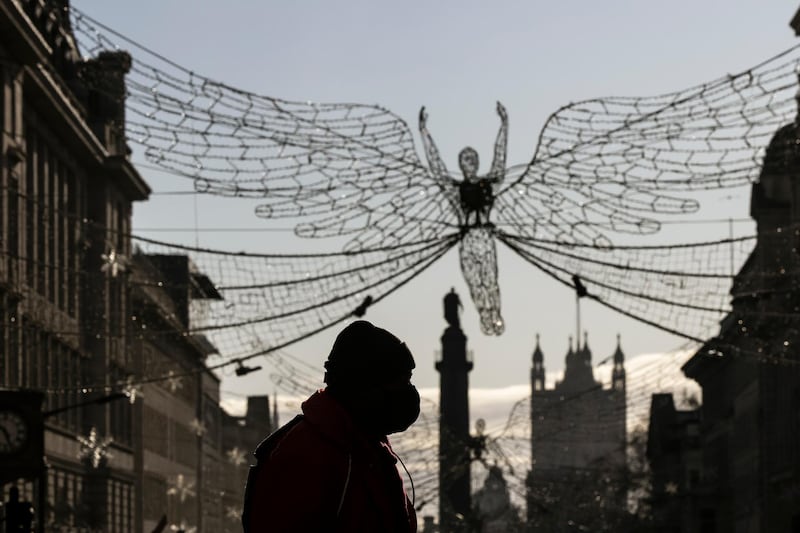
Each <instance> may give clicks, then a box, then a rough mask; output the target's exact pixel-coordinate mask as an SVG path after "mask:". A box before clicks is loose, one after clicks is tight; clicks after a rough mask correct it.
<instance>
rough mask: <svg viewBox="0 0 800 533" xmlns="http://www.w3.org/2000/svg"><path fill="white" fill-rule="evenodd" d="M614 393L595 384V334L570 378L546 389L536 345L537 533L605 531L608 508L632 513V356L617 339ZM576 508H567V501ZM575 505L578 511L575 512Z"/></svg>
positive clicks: (575, 356)
mask: <svg viewBox="0 0 800 533" xmlns="http://www.w3.org/2000/svg"><path fill="white" fill-rule="evenodd" d="M612 357H613V359H614V367H613V372H612V384H611V387H610V388H603V386H602V384H601V383H600V382H598V381H597V380H596V379H595V377H594V372H593V368H592V350H591V348H590V347H589V338H588V335H587V334H586V333H585V332H584V335H583V342H582V343H581V342H580V341H579V342H577V343H573V339H572V337H570V339H569V347H568V349H567V354H566V357H565V366H564V375H563V379H561V381H558V382H556V385H555V387H554V388H551V389H548V388H546V385H545V371H544V356H543V354H542V350H541V348H540V346H539V337H538V335H537V338H536V348H535V349H534V352H533V367H532V368H531V470H530V471H529V473H528V476H527V480H526V485H527V486H526V489H527V494H526V500H527V507H528V509H527V517H528V525H529V527H531V528H533V530H534V531H551V532H554V533H560V532H562V531H572V530H573V527H572V525H571V524H574V523H575V522H579V523H583V524H584V525H588V526H590V527H591V529H590V530H592V531H595V530H599V529H600V526H602V524H603V520H604V518H603V517H604V514H603V513H604V512H605V509H609V508H613V509H621V508H624V506H625V499H626V497H627V496H626V494H625V491H624V489H623V487H624V480H621V479H619V478H618V476H619V475H620V474H619V473H620V472H621V471H622V470H624V467H625V463H626V457H625V449H626V448H625V444H626V434H625V420H626V406H625V367H624V362H625V356H624V354H623V353H622V349H621V347H620V341H619V338H617V349H616V352H614V354H613V356H612ZM565 501H569V502H571V504H570V505H563V503H559V502H565ZM573 504H574V505H573Z"/></svg>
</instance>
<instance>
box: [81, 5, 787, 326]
mask: <svg viewBox="0 0 800 533" xmlns="http://www.w3.org/2000/svg"><path fill="white" fill-rule="evenodd" d="M74 14H75V22H74V30H75V33H76V34H77V35H79V36H80V38H79V41H80V42H81V43H82V47H84V48H87V49H89V50H96V49H102V48H109V47H110V46H114V45H115V43H112V42H110V41H108V39H107V38H106V37H105V35H108V31H106V32H105V33H104V32H103V31H100V30H102V29H104V28H102V27H100V26H99V24H98V23H96V22H94V21H92V20H91V19H89V18H88V17H86V16H85V15H83V14H81V13H80V12H78V11H77V10H74ZM105 30H107V29H105ZM115 35H116V36H117V37H118V38H121V36H119V35H118V34H115ZM125 45H126V46H130V47H137V48H139V50H140V51H141V54H140V55H139V56H138V59H137V61H135V62H134V66H133V70H132V72H131V73H130V74H129V76H128V77H127V86H128V91H129V94H128V110H129V115H130V116H129V120H128V127H129V131H128V136H129V139H130V140H131V142H134V143H138V144H139V145H140V146H142V147H143V148H144V151H145V154H146V156H147V157H148V158H149V159H150V160H151V161H153V162H154V163H156V164H158V165H160V166H162V167H164V168H167V169H170V170H172V171H173V172H175V173H178V174H181V175H185V176H187V177H190V178H192V179H193V180H194V182H195V187H196V188H197V189H198V190H200V191H204V192H210V193H216V194H223V195H231V196H250V197H254V196H258V197H263V198H264V203H263V205H262V206H261V207H260V208H259V210H258V214H259V215H260V216H264V217H271V218H275V217H289V218H292V219H298V220H299V221H300V223H299V224H298V226H297V230H296V231H297V233H298V234H299V235H301V236H307V237H334V236H349V238H350V240H349V244H348V245H347V246H346V250H348V251H369V250H370V249H372V248H374V247H376V246H403V245H407V244H413V243H419V242H426V241H428V240H431V239H436V238H437V237H438V236H440V235H442V234H443V233H446V232H448V231H450V230H454V229H458V230H460V231H462V235H465V234H469V233H470V231H464V230H469V228H467V227H464V225H465V224H464V221H463V218H462V217H461V216H460V213H459V210H458V206H457V205H455V201H454V189H453V183H454V181H453V180H450V179H443V178H442V173H440V172H431V171H429V170H428V169H426V168H425V166H424V165H423V164H422V163H421V162H420V160H419V158H418V156H417V153H416V151H415V148H414V144H413V140H412V136H411V132H410V130H409V128H408V126H407V125H406V123H405V122H404V121H403V120H402V119H401V118H399V117H397V116H396V115H394V114H392V113H391V112H389V111H387V110H385V109H383V108H381V107H378V106H365V105H361V104H314V103H301V102H290V101H286V100H280V99H276V98H271V97H267V96H259V95H255V94H253V93H248V92H244V91H241V90H238V89H235V88H232V87H229V86H227V85H225V84H222V83H219V82H215V81H213V80H210V79H208V78H203V77H201V76H198V75H196V74H194V73H192V72H191V71H188V70H186V69H184V68H182V67H179V66H178V65H175V64H174V63H171V62H169V61H168V60H165V59H164V58H163V57H161V56H158V55H156V54H153V53H151V52H149V51H147V50H146V49H143V48H142V47H139V46H138V45H136V43H133V42H131V41H126V42H125ZM798 49H799V48H798V47H794V48H792V49H790V50H788V51H786V52H784V53H782V54H780V55H778V56H776V57H774V58H772V59H770V60H768V61H766V62H764V63H762V64H760V65H757V66H756V67H754V68H752V69H749V70H747V71H745V72H743V73H740V74H737V75H731V76H726V77H723V78H720V79H718V80H715V81H713V82H709V83H706V84H702V85H699V86H696V87H692V88H689V89H686V90H683V91H677V92H672V93H668V94H664V95H661V96H655V97H646V98H620V97H612V98H601V99H593V100H588V101H585V102H580V103H577V104H570V105H568V106H565V107H563V108H562V109H560V110H558V111H557V112H556V113H554V114H553V115H552V116H551V117H550V118H549V119H548V121H547V123H546V124H545V127H544V128H543V130H542V132H541V134H540V138H539V143H538V145H537V148H536V151H535V155H534V156H533V158H532V160H531V161H530V162H529V163H528V164H527V165H526V166H524V167H516V168H514V167H512V168H511V169H508V171H507V172H506V173H505V174H506V175H505V176H504V179H503V180H500V179H497V180H496V182H498V183H501V185H500V186H499V190H497V191H495V198H494V209H493V210H491V213H492V217H493V220H492V221H491V222H492V224H491V225H490V227H489V226H487V227H486V228H485V229H484V230H482V231H483V233H486V232H489V233H488V234H487V235H483V236H482V237H481V239H480V242H481V243H484V244H486V246H483V248H482V249H483V250H485V251H486V253H485V254H482V255H478V256H476V255H475V254H466V255H463V256H462V268H463V269H464V270H465V274H466V273H467V270H469V269H468V268H464V264H465V263H466V264H467V266H468V267H469V266H470V265H472V266H475V265H479V264H480V265H481V266H482V267H485V264H486V263H487V261H485V260H484V256H485V257H486V258H488V257H489V256H491V257H492V258H494V257H495V256H494V253H493V246H494V244H493V242H494V241H493V239H492V238H491V237H498V238H500V239H501V240H502V241H503V242H505V243H506V244H509V245H510V246H511V247H512V249H514V250H515V251H518V252H519V253H521V254H523V257H525V258H526V259H529V260H531V262H532V263H533V264H535V265H537V266H539V267H540V268H542V269H543V270H546V271H548V272H551V273H553V272H556V271H563V270H571V271H572V273H573V274H575V273H579V272H583V271H584V270H587V271H588V270H590V269H591V268H594V267H597V266H598V265H601V264H606V266H605V267H603V268H607V269H608V268H612V267H609V266H608V265H611V264H613V265H617V266H619V265H629V264H630V263H631V259H630V257H628V255H629V254H628V253H627V252H619V253H617V252H614V251H613V250H612V249H613V246H612V242H613V239H616V234H620V233H628V234H633V235H647V234H651V233H654V232H656V231H658V230H659V228H660V225H661V222H662V221H663V220H664V219H665V218H668V217H670V216H672V215H675V214H682V213H687V212H692V211H694V210H696V209H697V208H698V203H697V201H696V200H694V199H692V198H690V197H688V196H687V195H689V194H690V193H692V192H693V191H696V190H698V189H710V188H722V187H731V186H736V185H742V184H746V183H749V182H752V181H754V180H755V178H756V176H757V173H758V169H759V168H760V165H761V159H762V147H763V146H765V145H766V144H767V138H768V137H769V136H770V135H772V133H773V132H774V131H775V130H776V129H777V127H779V126H781V125H783V124H785V123H786V122H788V121H789V120H790V117H791V116H792V114H793V113H794V109H795V106H794V104H793V103H792V101H791V100H792V93H793V91H794V88H795V87H796V80H795V74H794V67H795V65H796V64H797V61H798ZM495 174H496V172H495ZM493 178H497V176H496V175H493ZM490 241H491V244H488V243H489V242H490ZM539 241H544V242H546V243H547V244H548V245H549V246H550V249H549V250H545V251H543V250H540V249H538V248H533V245H534V244H537V243H539ZM462 245H463V243H462ZM565 245H567V246H589V247H594V249H597V250H606V252H604V253H605V255H603V256H602V257H600V258H598V257H594V255H593V254H587V255H585V256H583V257H578V258H573V259H569V258H568V257H567V256H566V255H565V254H566V253H567V252H568V251H569V248H565ZM534 250H535V253H534ZM608 250H612V252H610V253H611V255H608ZM464 251H466V252H470V250H464ZM539 254H544V256H545V257H547V258H549V259H548V260H551V261H552V264H551V265H548V264H546V263H544V262H543V261H542V260H541V259H542V256H541V255H539ZM645 255H646V254H645V253H644V252H643V253H641V254H638V256H637V257H638V258H641V257H644V256H645ZM651 255H652V254H651ZM473 256H474V257H473ZM465 257H466V259H467V260H466V261H465V260H464V258H465ZM476 258H479V259H476ZM638 260H639V259H634V261H638ZM664 260H665V261H667V259H664ZM489 262H491V261H489ZM590 265H592V266H590ZM495 266H496V265H495ZM635 266H636V265H635ZM637 268H641V269H644V270H647V271H648V272H651V273H652V274H653V275H654V276H660V275H661V273H663V272H664V271H665V270H666V271H668V270H669V269H665V268H664V267H663V266H660V265H657V264H646V263H645V264H644V266H642V265H641V264H639V266H637ZM495 270H496V269H495V268H488V269H486V268H482V269H480V270H476V272H478V271H480V272H486V273H487V274H482V273H481V274H479V275H477V276H476V279H474V280H471V281H470V279H469V277H468V280H467V281H468V282H469V283H470V287H471V292H473V299H474V300H475V301H476V303H479V304H480V302H481V301H484V302H485V306H484V311H486V313H484V312H483V311H482V317H483V316H484V315H485V317H486V320H485V322H486V323H489V322H490V320H489V318H488V317H489V316H490V312H491V311H492V310H493V309H492V308H493V307H499V292H497V290H496V280H494V279H492V280H489V281H491V282H492V283H491V284H490V285H486V284H485V283H483V282H484V281H486V279H485V278H486V276H489V277H492V276H493V275H494V274H493V272H495ZM681 272H682V271H681ZM587 276H588V275H587ZM599 277H600V276H599V275H595V276H594V278H593V279H596V278H599ZM559 279H561V278H559ZM587 279H588V278H587ZM662 279H671V278H670V277H669V276H662ZM607 285H609V287H607V290H608V291H614V290H616V289H614V288H613V287H611V286H610V285H611V284H607ZM666 287H667V285H666V284H664V283H661V287H660V289H658V290H659V291H661V292H659V293H658V294H659V295H656V296H655V298H656V299H657V300H662V301H664V302H666V303H664V305H671V302H672V299H670V298H666V297H665V295H669V294H670V293H668V292H666V291H667V288H666ZM645 289H647V287H645ZM645 289H643V290H642V291H640V293H641V292H644V293H647V290H645ZM714 290H715V291H717V292H720V291H721V289H719V288H716V289H714ZM592 291H593V292H592V294H594V295H597V294H598V289H597V287H595V288H594V289H592ZM640 293H633V291H632V290H628V289H625V290H624V291H623V290H616V293H615V294H616V295H617V296H618V297H619V298H621V299H622V305H620V306H619V307H617V308H618V309H619V310H623V311H624V312H627V313H628V314H631V315H636V316H641V315H640V314H639V313H638V311H637V310H638V309H639V307H638V303H637V302H639V299H637V298H638V296H639V295H640ZM476 294H477V297H476ZM609 294H610V293H609ZM647 294H648V295H649V296H653V295H652V294H649V293H647ZM680 298H683V296H681V297H680ZM680 298H679V299H680ZM610 301H611V300H609V299H604V302H605V303H607V304H610ZM479 307H480V305H479ZM701 307H708V308H712V307H714V306H712V305H704V306H701ZM714 308H715V309H716V308H717V307H714ZM498 316H499V315H498ZM498 320H499V319H497V318H495V319H494V322H498ZM673 330H674V331H677V329H673Z"/></svg>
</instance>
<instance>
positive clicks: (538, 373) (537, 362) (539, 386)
mask: <svg viewBox="0 0 800 533" xmlns="http://www.w3.org/2000/svg"><path fill="white" fill-rule="evenodd" d="M542 390H544V354H543V353H542V349H541V348H540V347H539V334H538V333H537V334H536V348H534V350H533V367H532V368H531V392H535V391H542Z"/></svg>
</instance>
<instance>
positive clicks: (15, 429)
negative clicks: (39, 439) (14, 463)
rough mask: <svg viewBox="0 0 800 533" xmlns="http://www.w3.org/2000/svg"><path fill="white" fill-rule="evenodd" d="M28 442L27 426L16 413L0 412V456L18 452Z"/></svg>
mask: <svg viewBox="0 0 800 533" xmlns="http://www.w3.org/2000/svg"><path fill="white" fill-rule="evenodd" d="M27 442H28V424H26V423H25V419H24V418H22V415H20V414H19V413H17V412H16V411H9V410H0V454H10V453H15V452H18V451H20V450H21V449H22V448H23V447H24V446H25V444H26V443H27Z"/></svg>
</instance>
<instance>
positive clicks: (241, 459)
mask: <svg viewBox="0 0 800 533" xmlns="http://www.w3.org/2000/svg"><path fill="white" fill-rule="evenodd" d="M227 455H228V461H230V462H231V463H233V464H234V465H236V466H242V465H243V464H245V463H246V462H247V459H246V458H245V457H246V455H247V454H246V452H245V451H244V450H242V449H241V448H239V447H238V446H235V447H233V448H231V449H230V450H228V452H227Z"/></svg>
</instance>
